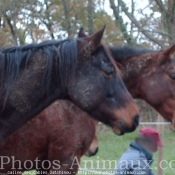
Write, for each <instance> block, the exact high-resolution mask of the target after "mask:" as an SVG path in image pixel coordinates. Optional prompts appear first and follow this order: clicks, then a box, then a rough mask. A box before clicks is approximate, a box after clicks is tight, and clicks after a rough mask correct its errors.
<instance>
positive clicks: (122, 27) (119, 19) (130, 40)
mask: <svg viewBox="0 0 175 175" xmlns="http://www.w3.org/2000/svg"><path fill="white" fill-rule="evenodd" d="M109 2H110V5H111V9H112V10H113V14H114V17H115V22H116V26H117V27H119V28H120V30H121V32H122V34H123V37H124V39H125V40H126V41H127V43H128V44H129V45H132V44H133V38H132V36H131V35H129V34H128V32H127V29H126V25H125V24H124V22H123V19H122V17H121V16H120V15H119V9H118V7H116V6H115V2H114V0H109Z"/></svg>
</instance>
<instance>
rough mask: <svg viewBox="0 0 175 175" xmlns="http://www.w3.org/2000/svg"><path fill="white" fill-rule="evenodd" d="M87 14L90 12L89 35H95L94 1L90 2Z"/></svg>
mask: <svg viewBox="0 0 175 175" xmlns="http://www.w3.org/2000/svg"><path fill="white" fill-rule="evenodd" d="M87 12H88V30H89V35H91V34H93V33H94V25H93V18H94V15H93V14H94V1H93V0H88V6H87Z"/></svg>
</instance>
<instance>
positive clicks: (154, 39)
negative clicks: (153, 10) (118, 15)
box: [118, 0, 164, 48]
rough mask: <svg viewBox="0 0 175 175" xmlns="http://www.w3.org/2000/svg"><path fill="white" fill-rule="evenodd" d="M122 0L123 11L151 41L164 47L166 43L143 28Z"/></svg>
mask: <svg viewBox="0 0 175 175" xmlns="http://www.w3.org/2000/svg"><path fill="white" fill-rule="evenodd" d="M118 1H120V5H121V8H122V11H123V12H124V13H125V14H126V16H127V17H128V18H129V19H130V20H131V21H132V22H133V23H134V24H135V26H136V27H137V28H138V29H139V30H140V31H141V32H142V33H143V34H144V35H145V36H146V37H147V38H148V39H149V40H151V41H153V42H154V43H156V44H158V45H159V46H161V47H162V48H164V44H163V43H162V42H160V41H159V40H157V39H156V38H154V37H153V36H152V35H150V34H149V32H147V31H145V30H143V29H142V26H140V23H139V22H138V21H137V20H136V18H135V17H134V16H133V15H132V14H131V13H129V12H128V8H127V7H126V5H125V3H124V2H123V1H122V0H118Z"/></svg>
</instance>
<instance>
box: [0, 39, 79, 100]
mask: <svg viewBox="0 0 175 175" xmlns="http://www.w3.org/2000/svg"><path fill="white" fill-rule="evenodd" d="M39 50H40V51H42V52H44V53H45V54H46V55H47V61H46V73H45V77H44V79H46V80H47V84H46V85H45V86H46V88H47V87H49V83H50V81H51V73H52V67H53V59H54V58H57V60H58V70H57V71H58V76H59V77H58V79H59V80H60V82H61V86H65V85H66V84H67V82H68V79H69V77H70V75H72V74H73V72H74V70H75V68H76V66H77V62H78V56H77V50H78V49H77V40H73V39H66V40H63V41H55V40H53V41H52V40H51V41H45V42H42V43H40V44H29V45H26V46H17V47H10V48H2V49H1V50H0V71H1V75H0V82H1V87H0V95H1V96H2V95H3V96H4V101H5V102H6V100H7V98H8V95H9V93H10V91H11V89H12V85H13V83H14V81H15V80H16V79H18V77H19V76H20V71H21V70H24V69H25V67H26V66H27V65H28V63H29V62H30V61H31V58H32V54H33V53H34V52H35V51H39ZM4 82H6V83H5V84H6V87H4V86H3V84H4ZM5 102H4V103H5Z"/></svg>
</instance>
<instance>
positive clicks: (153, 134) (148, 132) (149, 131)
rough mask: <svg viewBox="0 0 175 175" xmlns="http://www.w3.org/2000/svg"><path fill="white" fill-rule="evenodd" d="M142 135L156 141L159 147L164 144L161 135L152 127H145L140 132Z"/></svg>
mask: <svg viewBox="0 0 175 175" xmlns="http://www.w3.org/2000/svg"><path fill="white" fill-rule="evenodd" d="M140 135H141V136H144V137H150V138H152V139H154V140H155V141H156V143H157V146H159V147H162V146H163V143H162V140H161V138H160V135H159V133H158V131H157V130H155V129H154V128H152V127H144V128H142V129H141V130H140Z"/></svg>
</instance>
